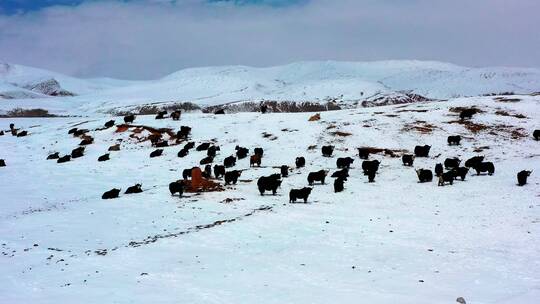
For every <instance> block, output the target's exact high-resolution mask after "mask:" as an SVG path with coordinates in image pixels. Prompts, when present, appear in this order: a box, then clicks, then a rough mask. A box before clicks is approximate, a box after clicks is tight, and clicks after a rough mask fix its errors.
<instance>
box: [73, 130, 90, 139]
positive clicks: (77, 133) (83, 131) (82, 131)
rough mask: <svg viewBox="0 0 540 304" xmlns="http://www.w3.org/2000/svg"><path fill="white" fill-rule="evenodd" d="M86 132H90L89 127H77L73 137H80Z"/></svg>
mask: <svg viewBox="0 0 540 304" xmlns="http://www.w3.org/2000/svg"><path fill="white" fill-rule="evenodd" d="M86 133H88V129H77V130H75V132H73V137H79V136H82V135H84V134H86Z"/></svg>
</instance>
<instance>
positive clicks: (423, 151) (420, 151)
mask: <svg viewBox="0 0 540 304" xmlns="http://www.w3.org/2000/svg"><path fill="white" fill-rule="evenodd" d="M430 149H431V146H428V145H424V146H416V147H414V155H415V156H416V157H428V156H429V150H430Z"/></svg>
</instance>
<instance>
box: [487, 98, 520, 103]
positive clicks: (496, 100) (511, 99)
mask: <svg viewBox="0 0 540 304" xmlns="http://www.w3.org/2000/svg"><path fill="white" fill-rule="evenodd" d="M493 100H495V102H507V103H513V102H520V101H521V99H519V98H510V97H495V98H493Z"/></svg>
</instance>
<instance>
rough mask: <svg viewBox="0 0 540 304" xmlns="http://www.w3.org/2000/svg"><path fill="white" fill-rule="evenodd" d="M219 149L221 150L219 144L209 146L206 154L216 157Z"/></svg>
mask: <svg viewBox="0 0 540 304" xmlns="http://www.w3.org/2000/svg"><path fill="white" fill-rule="evenodd" d="M217 151H221V149H220V148H219V146H210V147H208V150H206V156H212V157H216V153H217Z"/></svg>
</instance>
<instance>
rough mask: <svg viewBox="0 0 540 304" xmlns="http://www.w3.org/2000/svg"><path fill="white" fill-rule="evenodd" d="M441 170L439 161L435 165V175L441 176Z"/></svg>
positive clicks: (442, 170) (441, 166)
mask: <svg viewBox="0 0 540 304" xmlns="http://www.w3.org/2000/svg"><path fill="white" fill-rule="evenodd" d="M443 172H444V169H443V165H442V164H440V163H439V164H436V165H435V175H436V176H437V177H439V176H441V174H443Z"/></svg>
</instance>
